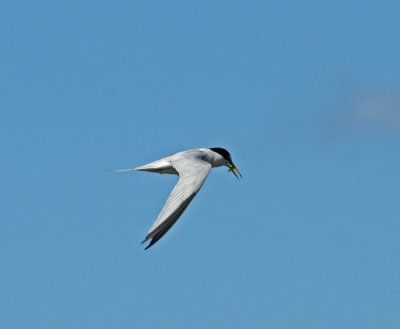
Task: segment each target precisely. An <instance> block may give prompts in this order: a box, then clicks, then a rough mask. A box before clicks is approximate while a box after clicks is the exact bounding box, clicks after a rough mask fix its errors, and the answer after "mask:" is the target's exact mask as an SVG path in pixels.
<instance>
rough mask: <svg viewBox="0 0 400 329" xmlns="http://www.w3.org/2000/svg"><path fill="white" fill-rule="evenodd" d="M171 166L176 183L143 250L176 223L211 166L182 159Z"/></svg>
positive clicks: (190, 159)
mask: <svg viewBox="0 0 400 329" xmlns="http://www.w3.org/2000/svg"><path fill="white" fill-rule="evenodd" d="M172 166H173V167H174V168H175V170H176V171H177V172H178V174H179V180H178V183H177V184H176V185H175V187H174V189H173V190H172V192H171V194H170V195H169V197H168V200H167V202H166V204H165V206H164V208H163V209H162V210H161V213H160V215H159V216H158V218H157V220H156V221H155V222H154V224H153V226H152V227H151V229H150V231H149V233H148V234H147V236H146V238H145V239H144V241H143V242H142V243H144V242H146V241H147V240H149V239H152V240H151V242H150V244H149V245H148V246H147V247H146V248H145V249H148V248H150V247H151V246H152V245H153V244H155V243H156V242H157V241H158V240H160V239H161V237H162V236H163V235H164V234H165V233H167V232H168V230H169V229H170V228H171V227H172V226H173V225H174V224H175V223H176V221H177V220H178V219H179V217H180V216H181V215H182V214H183V212H184V211H185V209H186V208H187V206H188V205H189V203H190V202H191V201H192V200H193V198H194V197H195V196H196V194H197V192H198V191H199V190H200V188H201V187H202V185H203V183H204V181H205V179H206V178H207V175H208V173H209V172H210V170H211V165H210V164H209V163H208V162H206V161H203V160H200V159H196V158H183V159H179V160H175V161H173V162H172Z"/></svg>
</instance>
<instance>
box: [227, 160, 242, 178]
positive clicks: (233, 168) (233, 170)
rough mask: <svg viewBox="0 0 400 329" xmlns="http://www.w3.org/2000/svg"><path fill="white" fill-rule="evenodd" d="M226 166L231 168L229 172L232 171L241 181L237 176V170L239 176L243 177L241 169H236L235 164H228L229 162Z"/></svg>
mask: <svg viewBox="0 0 400 329" xmlns="http://www.w3.org/2000/svg"><path fill="white" fill-rule="evenodd" d="M226 166H227V167H228V168H229V170H228V172H229V171H232V172H233V174H234V175H235V176H236V178H237V179H239V177H238V175H236V172H235V170H236V171H237V173H238V174H239V176H240V177H242V174H241V173H240V171H239V169H238V168H236V166H235V165H234V164H233V162H228V161H226Z"/></svg>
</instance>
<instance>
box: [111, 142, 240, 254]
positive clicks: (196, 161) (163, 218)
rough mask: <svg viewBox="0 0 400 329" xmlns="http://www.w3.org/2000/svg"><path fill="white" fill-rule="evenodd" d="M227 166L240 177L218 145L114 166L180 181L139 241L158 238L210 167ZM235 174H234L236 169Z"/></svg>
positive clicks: (206, 174) (226, 154) (223, 150)
mask: <svg viewBox="0 0 400 329" xmlns="http://www.w3.org/2000/svg"><path fill="white" fill-rule="evenodd" d="M221 166H227V167H228V168H229V170H228V172H229V171H231V172H232V173H233V174H234V175H235V176H236V178H237V179H239V177H238V175H237V174H239V176H240V177H242V175H241V174H240V172H239V169H237V168H236V166H235V165H234V164H233V162H232V157H231V155H230V154H229V152H228V151H227V150H225V149H223V148H221V147H213V148H199V149H193V150H188V151H183V152H179V153H175V154H171V155H168V156H166V157H164V158H161V159H160V160H156V161H154V162H151V163H148V164H146V165H144V166H140V167H136V168H132V169H117V170H111V171H113V172H123V171H132V170H138V171H150V172H154V173H159V174H172V175H178V176H179V180H178V183H177V184H176V185H175V187H174V189H173V190H172V191H171V194H170V195H169V197H168V199H167V202H166V203H165V205H164V208H163V209H162V210H161V213H160V214H159V216H158V218H157V219H156V221H155V222H154V224H153V226H152V227H151V228H150V230H149V232H148V234H147V235H146V237H145V239H144V240H143V241H142V243H145V242H146V241H148V240H150V239H151V241H150V243H149V245H148V246H147V247H146V248H145V250H146V249H148V248H150V247H151V246H152V245H154V244H155V243H156V242H157V241H158V240H160V239H161V238H162V237H163V236H164V234H165V233H167V232H168V231H169V229H170V228H171V227H172V226H173V225H174V224H175V223H176V221H177V220H178V219H179V217H180V216H181V215H182V214H183V212H184V211H185V209H186V208H187V206H188V205H189V203H190V202H191V201H192V200H193V198H194V197H195V196H196V194H197V192H199V190H200V188H201V187H202V186H203V183H204V181H205V180H206V178H207V176H208V173H209V172H210V170H211V168H215V167H221ZM235 170H236V172H237V174H236V172H235Z"/></svg>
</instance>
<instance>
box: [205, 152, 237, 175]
mask: <svg viewBox="0 0 400 329" xmlns="http://www.w3.org/2000/svg"><path fill="white" fill-rule="evenodd" d="M210 150H211V151H214V152H216V153H218V154H220V155H221V156H222V157H223V158H224V160H225V164H226V166H227V167H228V168H229V170H228V171H232V172H233V174H234V175H235V176H236V178H237V179H239V177H238V175H236V172H235V170H236V171H237V173H238V174H239V175H240V177H242V175H241V174H240V171H239V169H238V168H236V166H235V165H234V164H233V162H232V157H231V155H230V153H229V152H228V151H227V150H225V149H224V148H222V147H212V148H210Z"/></svg>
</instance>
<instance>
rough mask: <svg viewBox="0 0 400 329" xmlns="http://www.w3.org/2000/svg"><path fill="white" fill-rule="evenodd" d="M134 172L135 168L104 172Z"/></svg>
mask: <svg viewBox="0 0 400 329" xmlns="http://www.w3.org/2000/svg"><path fill="white" fill-rule="evenodd" d="M133 170H136V169H135V168H131V169H106V171H110V172H124V171H133Z"/></svg>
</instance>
